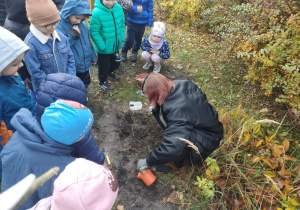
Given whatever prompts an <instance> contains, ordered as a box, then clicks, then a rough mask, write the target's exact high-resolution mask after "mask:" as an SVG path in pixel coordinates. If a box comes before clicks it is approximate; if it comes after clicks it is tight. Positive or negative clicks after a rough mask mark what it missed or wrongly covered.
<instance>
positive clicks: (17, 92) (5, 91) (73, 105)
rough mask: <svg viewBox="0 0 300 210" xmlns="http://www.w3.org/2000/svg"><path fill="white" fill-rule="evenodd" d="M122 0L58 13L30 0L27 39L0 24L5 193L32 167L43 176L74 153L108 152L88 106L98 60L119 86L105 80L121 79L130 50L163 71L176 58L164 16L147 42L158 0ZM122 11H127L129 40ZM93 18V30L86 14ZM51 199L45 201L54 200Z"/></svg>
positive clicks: (68, 6) (74, 1)
mask: <svg viewBox="0 0 300 210" xmlns="http://www.w3.org/2000/svg"><path fill="white" fill-rule="evenodd" d="M116 1H117V0H96V2H95V9H94V10H93V11H92V13H91V11H90V7H89V4H88V2H87V1H86V0H66V1H65V4H64V6H63V7H62V9H61V11H60V12H59V11H58V9H57V6H56V5H55V3H54V2H53V1H52V0H38V1H36V0H25V7H26V13H27V17H28V20H29V21H30V23H31V24H30V32H29V33H28V34H27V36H26V38H25V40H24V42H23V41H22V40H21V39H20V38H18V37H17V36H16V35H15V34H13V33H11V32H10V31H8V30H6V29H4V28H2V27H0V52H1V57H0V122H1V127H0V140H1V144H0V152H1V153H0V180H1V179H2V184H1V188H2V192H3V191H5V190H7V189H9V188H10V187H11V186H13V185H14V184H16V183H17V182H19V181H20V180H22V179H23V178H24V177H25V176H26V175H28V174H30V173H34V174H35V175H41V174H42V173H44V172H45V171H47V170H48V169H50V168H51V167H53V166H59V167H60V172H59V174H60V173H61V172H63V171H64V169H65V167H66V166H67V165H68V164H70V163H72V162H74V160H76V158H85V161H92V162H95V163H96V164H99V165H102V164H104V159H105V158H104V154H103V152H102V151H101V150H99V147H98V145H97V142H96V140H95V139H94V138H93V136H92V134H91V133H90V132H89V129H90V128H91V126H92V124H93V116H92V114H91V111H90V110H89V109H88V108H86V107H85V104H86V102H87V88H88V86H89V84H90V83H91V79H90V69H91V67H92V65H95V64H98V77H99V86H100V87H101V88H102V89H104V90H106V91H113V87H112V86H111V85H110V84H109V83H108V82H107V78H108V77H111V78H113V79H115V80H119V79H120V77H119V76H118V75H117V74H116V73H115V70H116V69H118V67H119V66H120V61H123V62H125V61H126V60H127V52H128V50H130V49H132V51H131V60H132V62H133V63H135V62H137V55H138V50H139V48H142V50H143V52H142V59H143V60H144V61H146V64H145V65H144V66H143V69H145V70H148V69H150V68H151V67H152V66H154V69H153V71H154V72H159V71H160V68H161V64H162V63H163V61H164V60H165V59H168V58H169V57H170V52H169V49H168V44H167V42H166V39H165V38H164V35H165V25H164V24H163V23H162V22H155V23H154V26H153V28H152V31H151V34H149V35H147V36H146V37H145V39H144V41H143V42H142V37H143V34H144V31H145V28H146V26H148V27H152V22H153V0H133V1H132V2H131V1H130V2H131V3H128V2H126V3H128V4H122V3H124V2H123V1H122V0H119V1H120V4H121V5H122V6H123V8H122V6H120V5H119V4H118V3H116ZM124 5H125V6H126V8H125V7H124ZM129 7H130V8H131V9H130V8H129ZM124 11H128V12H127V36H126V39H125V21H126V20H125V15H124ZM90 16H91V18H90V28H89V27H88V25H87V24H86V22H85V21H84V20H85V19H86V18H88V17H90ZM90 37H91V39H92V41H93V44H92V42H91V40H90ZM120 50H121V54H120V55H121V59H119V58H118V57H119V52H120ZM22 61H23V62H24V63H25V65H26V67H27V69H28V72H29V73H30V75H29V76H28V77H27V78H26V81H28V82H27V86H28V88H29V89H30V95H29V93H28V91H27V89H26V87H25V85H24V83H23V82H24V81H25V79H23V78H21V77H20V75H19V74H18V69H19V68H21V67H22V66H23V65H24V63H23V62H22ZM22 80H23V81H22ZM75 162H76V161H75ZM1 164H2V167H1ZM85 164H87V165H88V164H90V163H85ZM75 169H77V170H83V169H80V168H75ZM75 169H74V170H75ZM103 170H104V169H103ZM104 171H105V170H104ZM95 173H96V174H98V175H99V174H100V173H102V172H100V171H97V172H95ZM59 174H58V175H59ZM107 174H108V172H106V175H107ZM58 175H57V176H58ZM57 176H55V177H53V178H52V179H51V180H50V181H48V182H47V183H46V184H45V185H44V186H43V187H41V188H40V189H38V190H37V192H35V193H34V194H33V195H32V196H31V197H30V198H29V199H28V200H27V202H26V203H25V204H24V205H23V207H22V209H27V208H30V207H32V206H34V205H35V204H36V203H37V202H38V201H39V200H41V199H43V198H46V197H48V196H51V195H52V192H53V183H54V180H55V179H56V178H57ZM95 176H96V175H95ZM99 176H100V175H99ZM101 176H102V175H101ZM109 176H110V175H109ZM96 177H97V176H96ZM94 178H95V177H93V179H94ZM110 179H112V178H110ZM57 180H58V179H57ZM106 184H107V185H109V186H110V189H111V190H112V192H113V193H112V194H111V196H110V197H109V198H108V199H111V201H112V202H111V201H110V202H109V205H108V207H107V209H110V208H111V207H112V205H113V203H114V201H115V198H116V193H117V188H116V187H115V186H111V184H112V182H111V180H110V181H109V182H107V183H106ZM70 185H72V183H70ZM102 187H103V186H102ZM66 188H68V187H66ZM54 190H55V186H54ZM59 190H60V191H64V190H65V189H59ZM99 190H102V189H100V188H99ZM106 193H107V192H106ZM108 194H109V193H108ZM88 195H90V194H88ZM53 197H54V194H53ZM53 197H52V199H50V198H49V199H48V201H47V202H48V203H49V202H52V201H53ZM61 199H63V198H61ZM57 202H58V201H57ZM59 202H62V201H59ZM70 202H71V201H70ZM68 205H72V202H71V203H69V204H68ZM70 209H75V208H70Z"/></svg>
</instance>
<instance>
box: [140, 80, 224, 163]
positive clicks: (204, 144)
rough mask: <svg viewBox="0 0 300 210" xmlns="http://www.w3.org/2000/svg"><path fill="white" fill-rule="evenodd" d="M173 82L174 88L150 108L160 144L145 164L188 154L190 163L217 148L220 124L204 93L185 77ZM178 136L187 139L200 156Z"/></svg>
mask: <svg viewBox="0 0 300 210" xmlns="http://www.w3.org/2000/svg"><path fill="white" fill-rule="evenodd" d="M173 82H174V83H175V88H172V90H171V92H170V94H169V95H168V96H167V98H166V99H165V101H164V103H163V104H162V106H161V107H160V106H159V105H157V107H156V110H155V111H153V115H154V117H155V118H156V120H157V121H158V123H159V124H160V126H161V127H162V128H163V129H164V131H165V132H164V135H163V139H164V141H163V142H162V144H161V145H160V146H159V147H157V148H155V149H154V150H153V151H152V152H151V153H150V155H149V156H148V158H147V159H146V162H147V164H148V165H149V166H153V165H161V164H166V163H169V162H173V161H174V162H180V161H183V160H182V159H181V158H183V157H189V160H190V161H191V162H190V164H197V163H199V162H201V160H202V159H201V158H203V159H205V158H206V157H208V156H209V155H210V154H211V153H212V152H213V151H214V150H215V149H217V148H218V147H219V144H220V141H221V139H222V138H223V125H222V123H221V122H220V121H219V120H218V113H217V112H216V110H215V109H214V108H213V107H212V106H211V105H210V104H209V103H208V101H207V98H206V95H205V94H204V93H203V92H202V91H201V90H200V89H199V88H198V87H197V85H195V84H194V83H192V82H191V81H189V80H175V81H173ZM178 137H181V138H184V139H186V140H189V141H191V142H192V143H193V144H194V145H195V146H196V147H197V148H198V149H199V152H200V154H201V156H200V155H199V154H197V153H196V152H195V150H194V149H191V148H189V147H188V146H187V143H186V142H184V141H180V140H179V139H178Z"/></svg>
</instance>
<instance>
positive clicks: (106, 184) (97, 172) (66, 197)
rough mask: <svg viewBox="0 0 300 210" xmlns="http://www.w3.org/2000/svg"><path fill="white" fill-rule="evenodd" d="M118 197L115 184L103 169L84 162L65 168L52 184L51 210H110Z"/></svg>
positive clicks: (105, 169)
mask: <svg viewBox="0 0 300 210" xmlns="http://www.w3.org/2000/svg"><path fill="white" fill-rule="evenodd" d="M117 194H118V181H117V179H116V178H115V176H114V174H113V173H112V172H111V171H110V170H109V169H108V168H106V167H104V166H102V165H98V164H96V163H94V162H91V161H89V160H86V159H84V158H77V159H76V160H75V161H74V162H72V163H70V164H69V165H67V167H66V168H65V170H64V171H63V172H62V173H61V174H60V175H59V177H58V178H57V179H56V180H55V181H54V190H53V196H52V204H51V206H52V209H53V210H60V209H64V210H69V209H70V210H71V209H72V210H85V209H103V210H106V209H107V210H109V209H111V208H112V206H113V205H114V203H115V201H116V198H117Z"/></svg>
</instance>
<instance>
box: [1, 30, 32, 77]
mask: <svg viewBox="0 0 300 210" xmlns="http://www.w3.org/2000/svg"><path fill="white" fill-rule="evenodd" d="M29 49H30V48H29V47H28V46H27V45H26V44H25V43H24V42H23V41H22V40H21V39H20V38H19V37H17V36H16V35H15V34H13V33H11V32H10V31H8V30H6V29H5V28H3V27H1V26H0V54H1V56H0V76H1V72H2V71H3V69H5V68H6V67H7V66H8V65H9V64H11V63H12V62H13V61H14V60H15V59H16V58H17V57H19V56H20V55H21V54H22V53H24V52H27V51H28V50H29Z"/></svg>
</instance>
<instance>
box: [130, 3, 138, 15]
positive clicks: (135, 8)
mask: <svg viewBox="0 0 300 210" xmlns="http://www.w3.org/2000/svg"><path fill="white" fill-rule="evenodd" d="M137 7H138V6H137V5H136V4H133V7H132V8H131V10H130V11H129V13H133V14H138V12H137Z"/></svg>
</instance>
